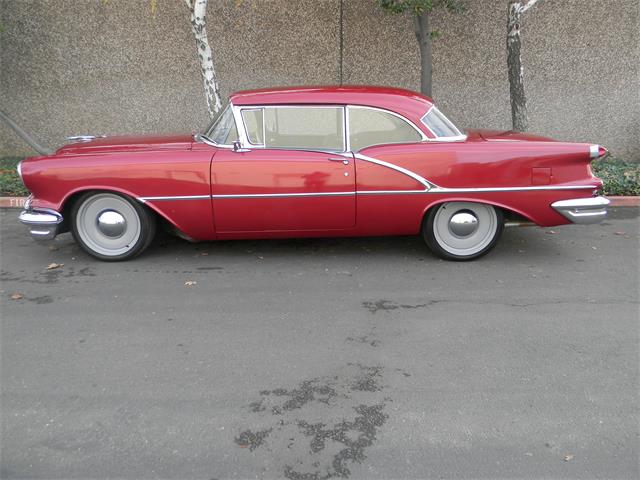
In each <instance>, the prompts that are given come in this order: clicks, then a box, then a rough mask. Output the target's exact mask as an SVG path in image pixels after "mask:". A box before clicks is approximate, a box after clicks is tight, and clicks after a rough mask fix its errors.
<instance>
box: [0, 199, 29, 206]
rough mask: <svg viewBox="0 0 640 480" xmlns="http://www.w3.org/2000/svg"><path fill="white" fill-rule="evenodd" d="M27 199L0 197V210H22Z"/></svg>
mask: <svg viewBox="0 0 640 480" xmlns="http://www.w3.org/2000/svg"><path fill="white" fill-rule="evenodd" d="M26 201H27V197H0V208H22V207H24V202H26Z"/></svg>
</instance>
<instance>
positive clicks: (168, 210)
mask: <svg viewBox="0 0 640 480" xmlns="http://www.w3.org/2000/svg"><path fill="white" fill-rule="evenodd" d="M70 139H71V140H72V143H70V144H67V145H65V146H63V147H62V148H60V149H59V150H58V151H57V152H55V154H54V155H51V156H44V157H34V158H29V159H26V160H24V161H23V162H22V163H21V165H20V166H19V167H18V170H19V172H20V174H21V176H22V180H23V182H24V184H25V185H26V187H27V188H28V189H29V190H30V191H31V192H32V196H31V197H30V198H29V200H28V203H27V205H26V207H25V210H24V211H23V212H22V213H21V214H20V220H21V221H22V222H23V223H24V224H26V225H28V227H29V229H30V232H31V235H32V236H33V237H34V238H36V239H51V238H53V237H54V236H56V235H57V234H58V233H60V232H64V231H68V230H71V233H72V234H73V236H74V238H75V239H76V241H77V242H78V243H79V244H80V245H81V246H82V248H84V250H86V251H87V252H88V253H89V254H91V255H93V256H95V257H97V258H100V259H102V260H124V259H128V258H131V257H134V256H135V255H137V254H139V253H141V252H142V251H143V250H144V249H145V248H146V247H147V246H148V245H149V243H150V242H151V241H152V239H153V237H154V233H155V231H156V224H157V223H159V222H163V223H165V224H166V225H168V226H170V227H172V228H173V229H174V230H175V231H176V232H177V233H178V234H179V235H181V236H182V237H185V238H187V239H190V240H193V241H200V240H222V239H249V238H252V239H256V238H284V237H336V236H373V235H413V234H422V236H423V237H424V239H425V241H426V243H427V245H428V246H429V247H430V248H431V250H432V251H433V252H434V253H435V254H437V255H439V256H440V257H443V258H446V259H452V260H470V259H473V258H477V257H479V256H481V255H483V254H485V253H487V252H488V251H489V250H490V249H491V248H492V247H493V246H494V245H495V243H496V242H497V240H498V238H499V237H500V234H501V233H502V230H503V228H504V226H505V224H506V225H516V224H523V223H530V224H537V225H540V226H544V227H549V226H553V225H561V224H567V223H572V222H573V223H594V222H598V221H600V220H602V219H603V218H604V216H605V215H606V213H607V212H606V211H607V205H608V204H609V201H608V200H607V199H606V198H604V197H601V196H598V191H599V189H600V188H601V186H602V182H601V181H600V180H599V179H598V178H596V177H594V176H593V175H592V173H591V169H590V163H591V161H592V160H594V159H596V158H598V157H601V156H603V155H604V154H605V153H606V150H605V149H604V148H603V147H600V146H598V145H589V144H582V143H564V142H557V141H554V140H551V139H548V138H541V137H536V136H533V135H528V134H521V133H514V132H493V131H485V130H468V131H466V132H464V133H463V132H462V131H461V130H459V129H458V128H456V126H455V125H454V124H453V123H452V122H451V121H449V120H448V119H447V117H445V116H444V115H443V114H442V113H441V112H440V111H439V110H438V109H437V108H436V107H435V106H434V104H433V101H432V100H431V99H430V98H427V97H425V96H423V95H420V94H418V93H415V92H410V91H407V90H400V89H395V88H379V87H301V88H280V89H265V90H254V91H245V92H238V93H236V94H234V95H232V96H231V98H230V99H229V105H228V106H227V107H226V109H225V110H224V111H223V112H222V114H221V115H219V117H218V118H217V119H216V120H215V121H214V122H213V124H212V125H211V126H209V128H207V130H206V131H205V132H204V133H200V134H196V135H181V136H162V137H160V136H147V137H93V136H86V137H83V136H81V137H71V138H70Z"/></svg>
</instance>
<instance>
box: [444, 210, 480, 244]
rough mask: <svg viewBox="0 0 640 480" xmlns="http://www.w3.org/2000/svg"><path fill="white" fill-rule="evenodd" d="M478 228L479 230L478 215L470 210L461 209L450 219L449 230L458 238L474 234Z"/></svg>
mask: <svg viewBox="0 0 640 480" xmlns="http://www.w3.org/2000/svg"><path fill="white" fill-rule="evenodd" d="M476 230H478V217H476V216H475V215H474V214H473V212H471V211H470V210H460V211H459V212H457V213H455V214H454V215H452V216H451V219H450V220H449V231H450V232H451V234H452V235H455V236H456V237H458V238H464V237H468V236H469V235H473V234H474V233H475V232H476Z"/></svg>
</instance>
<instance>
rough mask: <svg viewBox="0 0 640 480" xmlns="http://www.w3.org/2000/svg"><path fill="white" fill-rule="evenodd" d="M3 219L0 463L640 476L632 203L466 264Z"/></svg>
mask: <svg viewBox="0 0 640 480" xmlns="http://www.w3.org/2000/svg"><path fill="white" fill-rule="evenodd" d="M16 214H17V211H15V210H4V211H2V212H0V222H1V228H2V232H1V241H2V244H1V255H2V273H1V280H2V286H1V297H2V329H1V355H2V356H1V360H2V365H1V367H2V368H1V382H2V383H1V385H2V397H1V401H2V403H1V414H2V438H1V440H2V462H1V463H2V478H66V479H69V478H105V477H111V478H116V477H118V478H120V477H121V478H136V479H138V478H182V479H187V478H196V479H205V480H210V479H223V478H283V477H286V478H289V479H299V480H315V479H327V478H333V477H335V478H351V479H382V478H385V479H386V478H543V477H544V478H629V479H631V478H634V479H635V478H638V477H639V476H640V473H639V467H638V461H639V442H640V437H639V430H638V428H639V427H638V425H639V410H638V392H639V386H640V383H639V368H640V367H639V365H640V361H639V360H640V358H639V345H640V342H639V303H638V302H639V285H638V257H639V253H638V252H639V249H638V247H639V243H640V242H639V222H638V212H637V210H635V209H619V210H616V211H614V212H613V215H612V216H611V217H610V218H609V219H608V220H607V222H606V223H605V224H603V225H596V226H588V227H587V226H570V227H560V228H555V229H537V228H521V229H510V230H507V231H506V232H505V234H504V236H503V238H502V240H501V242H500V244H499V245H498V247H497V248H496V250H494V252H492V253H491V254H490V255H489V256H487V257H485V258H484V259H482V260H479V261H475V262H471V263H450V262H444V261H440V260H438V259H436V258H435V257H433V256H431V255H430V254H429V253H428V251H427V249H426V247H424V246H423V244H422V243H421V241H420V240H419V239H417V238H406V237H403V238H381V239H338V240H335V239H334V240H294V241H264V242H259V241H245V242H219V243H203V244H188V243H186V242H183V241H182V240H178V239H164V240H162V239H161V240H160V241H158V242H156V244H154V245H153V246H152V247H151V249H150V250H149V251H147V252H146V253H145V254H144V255H143V256H142V257H140V258H139V259H136V260H134V261H131V262H126V263H119V264H108V263H101V262H98V261H96V260H93V259H91V258H90V257H88V256H87V255H85V254H84V253H82V251H81V250H80V249H79V248H78V247H77V246H76V245H75V244H74V243H73V242H72V240H71V238H70V236H69V235H64V236H61V237H59V238H58V239H56V241H55V242H54V243H52V244H51V246H50V247H47V246H46V245H44V246H43V245H38V244H36V243H35V242H33V241H31V240H30V239H29V238H27V234H26V231H25V230H24V229H23V227H21V226H20V225H19V224H18V222H17V221H16V220H15V216H16ZM51 263H59V264H64V266H62V267H60V268H57V269H52V270H46V267H47V265H49V264H51ZM186 282H196V283H194V284H192V285H185V283H186ZM12 294H20V295H22V298H20V299H16V300H14V299H11V295H12Z"/></svg>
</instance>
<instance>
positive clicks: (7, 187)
mask: <svg viewBox="0 0 640 480" xmlns="http://www.w3.org/2000/svg"><path fill="white" fill-rule="evenodd" d="M22 159H23V157H0V196H1V197H26V196H27V195H29V192H28V191H27V189H26V188H25V186H24V185H23V184H22V180H20V177H19V176H18V172H17V171H16V167H17V166H18V162H19V161H20V160H22Z"/></svg>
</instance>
